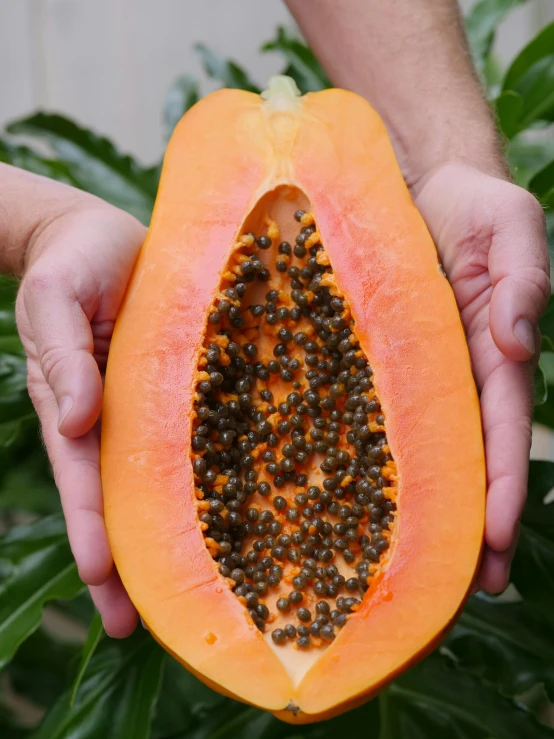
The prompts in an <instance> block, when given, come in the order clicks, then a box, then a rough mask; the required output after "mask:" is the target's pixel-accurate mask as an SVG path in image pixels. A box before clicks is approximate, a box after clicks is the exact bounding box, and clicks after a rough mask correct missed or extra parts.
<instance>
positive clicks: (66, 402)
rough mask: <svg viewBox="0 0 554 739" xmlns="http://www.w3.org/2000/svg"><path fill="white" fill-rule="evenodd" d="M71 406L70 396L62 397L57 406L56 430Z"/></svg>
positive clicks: (71, 399)
mask: <svg viewBox="0 0 554 739" xmlns="http://www.w3.org/2000/svg"><path fill="white" fill-rule="evenodd" d="M72 406H73V398H72V397H71V396H70V395H63V396H62V399H61V400H60V404H59V406H58V413H59V415H58V428H60V426H61V425H62V423H63V421H64V418H65V417H66V416H67V414H68V413H69V411H70V410H71V408H72Z"/></svg>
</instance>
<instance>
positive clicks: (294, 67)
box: [262, 26, 332, 94]
mask: <svg viewBox="0 0 554 739" xmlns="http://www.w3.org/2000/svg"><path fill="white" fill-rule="evenodd" d="M262 51H277V52H279V53H280V54H281V55H282V56H283V57H284V58H285V60H286V62H287V67H286V69H285V70H284V71H283V74H286V75H288V76H289V77H292V78H293V80H294V81H295V82H296V84H297V85H298V89H299V90H300V92H301V93H302V94H305V93H306V92H316V91H317V90H325V89H326V88H328V87H331V86H332V85H331V83H330V81H329V78H328V77H327V75H326V74H325V72H324V71H323V67H322V66H321V64H320V63H319V62H318V61H317V59H316V58H315V56H314V54H313V52H312V51H311V49H309V48H308V47H307V46H306V45H305V44H303V43H302V41H299V40H298V39H297V38H295V37H294V36H292V35H290V34H289V33H288V31H287V30H286V28H283V27H282V26H281V27H279V29H278V30H277V36H276V37H275V39H273V41H268V42H267V43H266V44H264V45H263V46H262Z"/></svg>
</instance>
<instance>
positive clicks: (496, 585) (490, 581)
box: [479, 548, 512, 595]
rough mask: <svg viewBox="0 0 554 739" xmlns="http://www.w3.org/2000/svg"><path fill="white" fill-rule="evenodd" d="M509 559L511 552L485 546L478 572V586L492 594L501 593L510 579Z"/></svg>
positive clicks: (510, 558)
mask: <svg viewBox="0 0 554 739" xmlns="http://www.w3.org/2000/svg"><path fill="white" fill-rule="evenodd" d="M511 561H512V554H511V552H502V553H500V552H495V551H493V550H492V549H489V548H486V549H485V552H484V553H483V560H482V563H481V570H480V572H479V586H480V588H481V589H482V590H484V591H486V592H487V593H491V594H493V595H495V594H498V593H502V592H503V591H504V590H505V589H506V588H507V587H508V583H509V581H510V563H511Z"/></svg>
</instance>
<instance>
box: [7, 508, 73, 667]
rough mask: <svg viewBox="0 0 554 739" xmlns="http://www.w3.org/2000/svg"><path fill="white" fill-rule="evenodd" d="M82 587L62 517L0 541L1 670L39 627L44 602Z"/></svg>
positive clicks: (22, 528) (13, 532)
mask: <svg viewBox="0 0 554 739" xmlns="http://www.w3.org/2000/svg"><path fill="white" fill-rule="evenodd" d="M83 588H84V585H83V583H82V582H81V580H79V576H78V574H77V567H76V565H75V562H74V560H73V557H72V555H71V551H70V549H69V543H68V541H67V536H66V532H65V524H64V521H63V516H61V515H53V516H49V517H47V518H43V519H41V520H40V521H37V522H35V523H32V524H29V525H26V526H17V527H15V528H12V529H11V530H9V531H7V532H6V533H5V534H4V535H3V536H1V537H0V668H1V667H2V666H3V665H5V664H7V663H8V662H9V661H10V660H11V658H12V657H13V655H14V654H15V652H16V650H17V648H18V647H19V645H20V644H21V642H22V641H24V639H26V638H27V637H28V636H29V635H30V634H32V633H33V632H34V631H35V630H36V629H37V628H38V627H39V625H40V622H41V618H42V609H43V606H44V604H45V603H47V602H48V601H51V600H54V599H56V598H73V597H75V596H76V595H77V594H78V593H80V592H81V591H82V590H83Z"/></svg>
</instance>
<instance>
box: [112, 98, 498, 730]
mask: <svg viewBox="0 0 554 739" xmlns="http://www.w3.org/2000/svg"><path fill="white" fill-rule="evenodd" d="M283 186H290V187H293V188H297V189H298V191H299V192H301V193H303V194H304V196H305V197H306V198H307V200H308V201H309V203H310V209H311V212H312V213H313V214H314V217H315V220H316V223H317V228H318V231H319V233H320V234H321V241H322V244H323V246H324V248H325V251H326V252H327V254H328V256H329V258H330V260H331V264H332V266H333V269H334V276H335V279H336V282H337V285H338V287H339V288H340V290H341V292H342V293H343V294H344V295H345V296H346V298H347V299H348V302H349V305H350V309H351V311H352V315H353V317H354V319H355V322H356V335H357V338H358V339H359V342H360V346H361V348H362V349H363V351H364V353H365V355H366V356H367V357H368V359H369V361H370V363H371V366H372V368H373V370H374V378H375V379H374V382H375V387H376V390H377V393H378V396H379V398H380V400H381V405H382V408H383V411H384V413H385V417H386V425H387V439H388V442H389V444H390V447H391V450H392V452H393V455H394V459H395V461H396V465H397V469H398V475H399V481H398V501H397V502H398V516H397V520H396V530H395V540H394V546H393V547H392V551H391V553H390V557H389V559H388V563H387V566H386V567H385V568H384V570H383V573H382V575H381V576H380V577H378V578H375V580H374V582H373V584H372V586H371V587H370V589H369V590H368V591H367V593H366V594H365V596H364V598H363V601H362V605H361V606H360V608H359V610H358V611H357V612H356V614H355V615H354V616H353V617H352V618H351V619H349V621H348V622H347V624H346V626H345V627H344V628H343V629H342V630H341V631H340V633H339V634H338V636H337V638H336V639H335V640H334V641H333V642H332V644H331V645H330V646H328V647H327V648H326V649H325V650H321V651H320V652H319V656H318V659H317V660H316V661H315V663H313V664H311V666H310V667H308V668H307V669H304V670H299V671H297V668H296V667H294V666H291V665H290V664H287V663H286V659H281V658H280V656H279V655H278V654H277V652H276V650H274V649H272V648H271V647H270V646H269V645H268V643H267V641H266V640H265V639H264V637H263V636H262V634H261V633H260V632H259V631H258V630H257V629H256V627H255V626H254V625H253V623H252V622H251V621H250V620H249V618H248V616H247V614H246V611H245V608H244V606H243V605H242V604H241V603H240V602H239V600H238V599H237V597H236V596H235V595H234V594H233V592H232V591H231V589H230V587H229V584H228V582H226V581H225V580H224V579H223V578H222V577H221V576H220V575H219V574H218V568H217V563H216V562H215V561H214V560H213V559H212V557H211V556H210V553H209V552H208V550H207V548H206V546H205V545H204V542H203V538H202V534H201V532H200V530H199V528H198V519H197V511H196V497H195V493H194V481H193V475H192V468H191V464H190V439H191V431H192V418H193V403H194V393H195V376H196V372H197V367H198V360H199V357H200V352H201V348H202V344H203V340H204V333H205V331H206V321H207V316H208V314H209V311H210V307H211V306H212V304H213V302H214V298H215V295H216V293H217V290H218V288H219V285H220V283H221V276H222V275H223V274H224V272H225V270H226V267H227V265H228V263H229V259H230V256H231V251H232V247H233V244H234V243H235V242H236V241H237V239H238V238H239V237H240V235H241V233H243V232H244V228H245V224H246V223H248V219H249V217H250V214H251V213H252V212H253V211H255V208H256V205H257V203H258V202H260V201H261V199H262V198H264V199H265V200H267V199H268V198H269V199H271V195H268V193H272V192H275V193H276V194H275V197H276V198H277V197H279V195H278V194H277V193H278V192H279V190H278V188H282V187H283ZM101 471H102V480H103V488H104V509H105V518H106V526H107V530H108V536H109V540H110V545H111V548H112V552H113V555H114V560H115V563H116V566H117V568H118V572H119V574H120V576H121V579H122V581H123V584H124V585H125V587H126V589H127V591H128V593H129V595H130V597H131V599H132V601H133V603H134V604H135V606H136V607H137V609H138V611H139V613H140V614H141V616H142V617H143V619H144V621H145V622H146V623H147V624H148V626H149V628H150V630H151V631H152V634H153V635H154V636H155V638H156V639H157V640H158V641H159V642H160V643H161V644H162V645H163V646H164V648H166V649H167V650H168V651H169V652H170V653H171V654H172V655H173V656H174V657H175V658H176V659H177V660H179V661H180V662H181V663H182V664H184V665H185V666H186V667H187V668H188V669H190V670H191V671H192V672H193V673H194V674H195V675H197V676H198V677H199V678H200V679H201V680H202V681H203V682H205V683H206V684H208V685H210V687H213V688H215V689H216V690H219V691H220V692H224V693H225V694H227V695H230V696H232V697H234V698H236V699H238V700H241V701H244V702H246V703H250V704H252V705H256V706H258V707H260V708H263V709H265V710H269V711H272V712H273V713H275V715H276V716H278V717H279V718H281V719H282V720H284V721H288V722H291V723H308V722H311V721H318V720H323V719H326V718H330V717H331V716H334V715H336V714H338V713H341V712H342V711H344V710H347V709H348V708H352V707H354V706H355V705H359V704H360V703H363V702H364V701H366V700H368V699H369V698H371V697H372V696H373V695H375V694H376V693H377V692H379V691H380V690H381V689H383V687H385V686H386V684H388V683H389V682H390V681H391V680H392V679H393V678H394V676H395V675H397V674H398V673H399V672H401V671H402V670H404V669H406V668H407V667H409V666H410V665H411V664H413V663H414V661H416V660H418V659H420V658H421V657H422V656H423V655H424V654H426V653H428V652H429V651H430V650H431V649H432V648H433V647H434V646H435V645H436V644H437V643H438V642H439V641H440V639H441V638H442V637H443V634H444V632H445V629H446V628H448V625H449V624H451V623H452V622H453V620H454V619H455V618H456V616H457V614H458V612H459V610H460V608H461V607H462V606H463V603H464V602H465V599H466V597H467V595H468V592H469V590H470V587H471V584H472V581H473V579H474V575H475V572H476V568H477V565H478V562H479V557H480V552H481V547H482V540H483V528H484V511H485V490H486V482H485V480H486V475H485V462H484V452H483V440H482V433H481V424H480V414H479V403H478V397H477V393H476V389H475V384H474V381H473V377H472V373H471V366H470V360H469V353H468V349H467V345H466V342H465V336H464V332H463V328H462V325H461V321H460V317H459V314H458V310H457V307H456V303H455V300H454V296H453V294H452V290H451V288H450V285H449V284H448V281H447V280H446V279H445V277H444V274H443V273H442V270H441V268H440V265H439V263H438V260H437V254H436V250H435V247H434V245H433V242H432V240H431V237H430V235H429V233H428V231H427V228H426V227H425V224H424V222H423V220H422V218H421V216H420V214H419V213H418V211H417V209H416V208H415V206H414V204H413V202H412V200H411V198H410V195H409V192H408V190H407V188H406V185H405V183H404V181H403V178H402V175H401V172H400V170H399V167H398V165H397V163H396V160H395V157H394V153H393V149H392V146H391V143H390V141H389V139H388V136H387V134H386V131H385V128H384V125H383V123H382V121H381V120H380V119H379V117H378V115H377V114H376V113H375V111H374V110H373V109H372V108H371V107H370V106H369V105H368V103H367V102H365V101H364V100H362V99H361V98H360V97H358V96H356V95H354V94H353V93H349V92H345V91H342V90H327V91H324V92H320V93H312V94H308V95H306V96H305V97H303V98H301V99H300V100H297V101H295V104H294V105H286V104H285V105H281V106H275V107H272V106H271V105H268V104H267V103H266V102H263V101H262V99H261V98H260V97H259V96H257V95H254V94H252V93H246V92H241V91H236V90H222V91H218V92H216V93H212V94H211V95H209V96H208V97H206V98H204V99H203V100H202V101H201V102H200V103H198V104H197V105H196V106H194V108H192V109H191V110H190V111H189V112H188V113H187V114H186V115H185V116H184V118H183V119H182V120H181V122H180V123H179V125H178V126H177V128H176V130H175V133H174V134H173V137H172V139H171V141H170V144H169V146H168V150H167V153H166V156H165V160H164V166H163V171H162V177H161V182H160V188H159V192H158V197H157V200H156V205H155V209H154V213H153V217H152V223H151V226H150V229H149V233H148V236H147V239H146V242H145V244H144V246H143V248H142V251H141V253H140V255H139V259H138V261H137V264H136V266H135V270H134V273H133V277H132V279H131V283H130V285H129V288H128V291H127V295H126V298H125V301H124V304H123V307H122V309H121V312H120V315H119V318H118V321H117V324H116V327H115V331H114V336H113V339H112V345H111V349H110V356H109V360H108V369H107V376H106V384H105V396H104V409H103V418H102V456H101ZM291 664H292V663H291ZM291 704H292V705H294V706H296V707H298V709H299V710H298V712H296V714H295V713H294V712H292V711H291V710H287V706H289V705H291Z"/></svg>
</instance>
